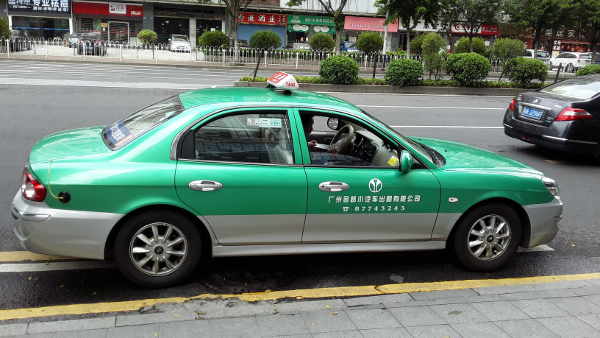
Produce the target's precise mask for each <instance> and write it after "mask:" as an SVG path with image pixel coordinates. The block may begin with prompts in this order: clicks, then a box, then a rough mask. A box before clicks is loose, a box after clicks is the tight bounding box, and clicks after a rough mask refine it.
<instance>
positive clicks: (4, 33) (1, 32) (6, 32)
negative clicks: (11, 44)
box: [0, 16, 10, 48]
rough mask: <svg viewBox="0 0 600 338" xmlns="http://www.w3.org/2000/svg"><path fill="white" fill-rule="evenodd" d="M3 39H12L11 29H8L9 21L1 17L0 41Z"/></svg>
mask: <svg viewBox="0 0 600 338" xmlns="http://www.w3.org/2000/svg"><path fill="white" fill-rule="evenodd" d="M2 37H4V38H5V39H8V38H9V37H10V29H8V20H7V19H6V18H5V17H3V16H0V39H1V38H2ZM0 48H1V46H0Z"/></svg>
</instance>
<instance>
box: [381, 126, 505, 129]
mask: <svg viewBox="0 0 600 338" xmlns="http://www.w3.org/2000/svg"><path fill="white" fill-rule="evenodd" d="M390 127H392V128H449V129H451V128H456V129H504V127H479V126H390Z"/></svg>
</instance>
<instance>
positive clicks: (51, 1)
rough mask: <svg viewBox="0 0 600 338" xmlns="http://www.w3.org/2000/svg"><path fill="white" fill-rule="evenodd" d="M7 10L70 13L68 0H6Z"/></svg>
mask: <svg viewBox="0 0 600 338" xmlns="http://www.w3.org/2000/svg"><path fill="white" fill-rule="evenodd" d="M8 10H9V11H21V12H56V13H68V14H70V13H71V1H70V0H8Z"/></svg>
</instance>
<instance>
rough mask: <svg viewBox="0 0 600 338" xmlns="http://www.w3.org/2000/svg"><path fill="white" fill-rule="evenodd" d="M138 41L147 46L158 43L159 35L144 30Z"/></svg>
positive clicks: (140, 33)
mask: <svg viewBox="0 0 600 338" xmlns="http://www.w3.org/2000/svg"><path fill="white" fill-rule="evenodd" d="M137 37H138V40H140V41H141V42H142V43H145V44H151V43H156V41H158V34H156V33H155V32H154V31H151V30H149V29H144V30H142V31H140V32H139V33H138V36H137Z"/></svg>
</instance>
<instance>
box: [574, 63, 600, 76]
mask: <svg viewBox="0 0 600 338" xmlns="http://www.w3.org/2000/svg"><path fill="white" fill-rule="evenodd" d="M598 73H600V65H589V66H585V67H581V68H579V70H578V71H577V73H575V76H583V75H590V74H598Z"/></svg>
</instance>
